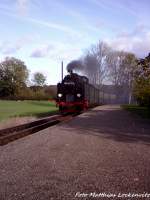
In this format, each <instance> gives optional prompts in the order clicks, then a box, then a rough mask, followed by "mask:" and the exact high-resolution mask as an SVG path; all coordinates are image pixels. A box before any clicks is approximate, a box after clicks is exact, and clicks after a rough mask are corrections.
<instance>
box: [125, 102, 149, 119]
mask: <svg viewBox="0 0 150 200" xmlns="http://www.w3.org/2000/svg"><path fill="white" fill-rule="evenodd" d="M122 107H123V108H124V109H125V110H128V111H130V112H132V113H135V114H137V115H140V116H141V117H143V118H149V119H150V109H148V108H147V107H141V106H138V105H122Z"/></svg>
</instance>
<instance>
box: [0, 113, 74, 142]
mask: <svg viewBox="0 0 150 200" xmlns="http://www.w3.org/2000/svg"><path fill="white" fill-rule="evenodd" d="M73 116H74V115H66V116H62V115H54V116H51V117H47V118H44V119H41V120H36V121H33V122H30V123H26V124H22V125H19V126H14V127H11V128H6V129H2V130H0V146H2V145H6V144H8V143H9V142H12V141H14V140H17V139H19V138H22V137H25V136H27V135H30V134H33V133H36V132H38V131H40V130H43V129H45V128H48V127H50V126H53V125H56V124H58V123H60V122H63V121H67V120H70V119H71V118H72V117H73Z"/></svg>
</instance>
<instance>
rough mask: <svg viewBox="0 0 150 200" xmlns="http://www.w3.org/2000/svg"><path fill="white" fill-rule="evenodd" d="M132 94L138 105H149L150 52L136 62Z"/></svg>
mask: <svg viewBox="0 0 150 200" xmlns="http://www.w3.org/2000/svg"><path fill="white" fill-rule="evenodd" d="M134 94H135V97H136V99H137V101H138V102H139V104H140V105H142V106H148V107H150V54H149V55H148V56H147V57H145V58H144V59H140V60H139V62H138V67H137V70H136V73H135V82H134Z"/></svg>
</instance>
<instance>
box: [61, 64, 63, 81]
mask: <svg viewBox="0 0 150 200" xmlns="http://www.w3.org/2000/svg"><path fill="white" fill-rule="evenodd" d="M63 78H64V65H63V61H62V62H61V80H62V81H63Z"/></svg>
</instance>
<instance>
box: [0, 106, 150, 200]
mask: <svg viewBox="0 0 150 200" xmlns="http://www.w3.org/2000/svg"><path fill="white" fill-rule="evenodd" d="M0 152H1V154H0V174H1V177H0V186H1V187H0V200H7V199H10V200H18V199H19V200H20V199H21V200H22V199H23V200H35V199H37V200H52V199H53V200H62V199H63V200H72V199H125V200H128V199H138V200H140V199H150V196H149V198H146V195H147V194H146V193H149V194H150V178H149V177H150V123H149V121H145V120H142V119H141V118H139V117H135V116H133V115H131V114H130V113H128V112H127V111H123V110H121V109H120V107H119V106H101V107H97V108H96V109H94V110H92V111H89V112H87V113H84V114H82V115H80V116H78V117H76V118H74V119H73V120H72V121H70V122H65V123H63V124H60V125H57V126H54V127H51V128H48V129H46V130H44V131H41V132H38V133H37V134H34V135H30V136H28V137H26V138H22V139H20V140H17V141H15V142H12V143H9V144H8V145H6V146H3V147H0ZM100 193H103V194H100ZM94 195H99V197H98V196H97V197H96V196H94ZM102 195H104V197H102ZM106 195H110V196H106ZM111 195H112V196H111ZM113 195H114V196H113ZM119 195H120V196H119ZM127 195H128V197H127ZM131 195H145V197H144V198H143V197H142V196H138V197H137V198H135V197H134V198H131ZM81 196H82V197H81Z"/></svg>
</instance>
